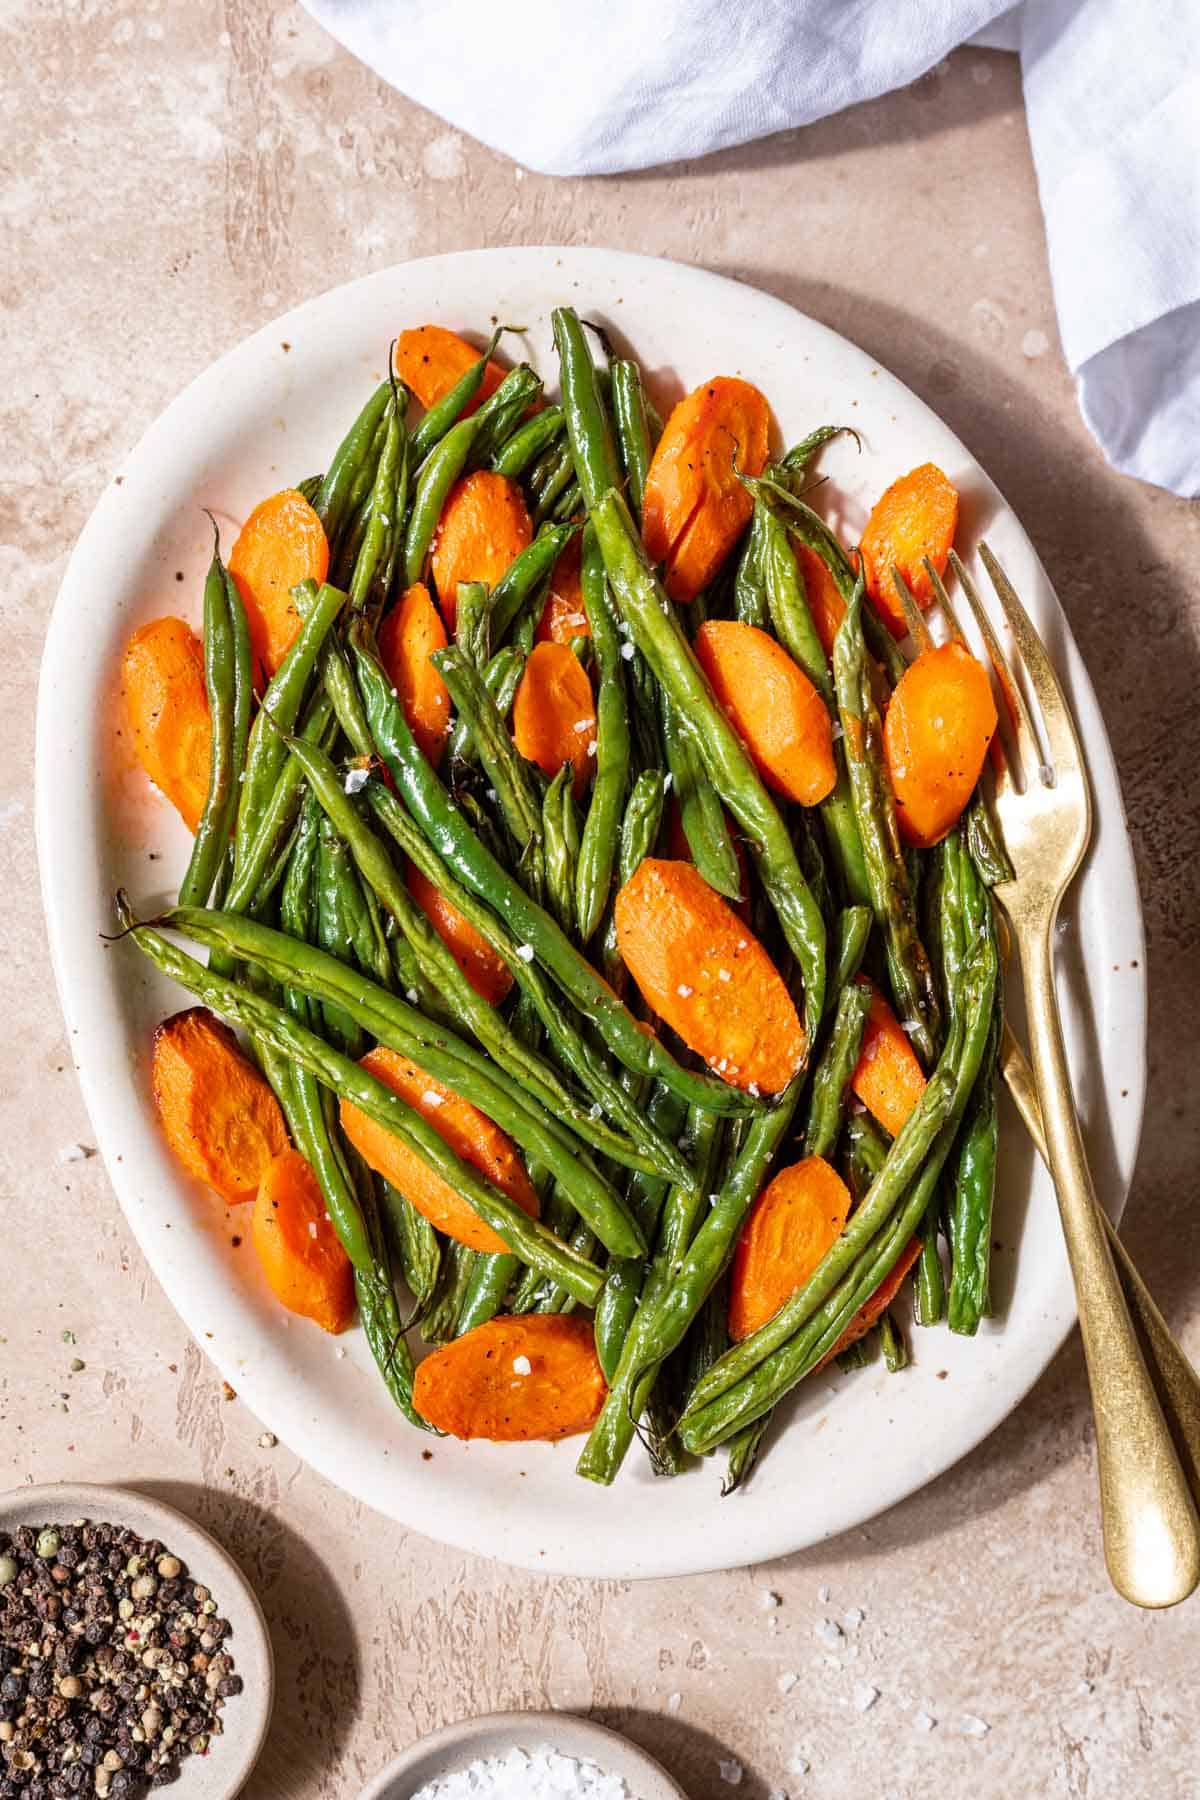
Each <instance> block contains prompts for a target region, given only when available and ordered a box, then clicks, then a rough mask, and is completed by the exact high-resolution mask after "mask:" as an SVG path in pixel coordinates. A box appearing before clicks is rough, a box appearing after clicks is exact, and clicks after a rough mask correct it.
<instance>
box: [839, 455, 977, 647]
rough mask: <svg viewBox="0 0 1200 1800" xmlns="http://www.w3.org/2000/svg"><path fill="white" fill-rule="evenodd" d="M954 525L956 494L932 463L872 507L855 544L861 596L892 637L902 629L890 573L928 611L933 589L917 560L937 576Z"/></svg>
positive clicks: (905, 477) (904, 626)
mask: <svg viewBox="0 0 1200 1800" xmlns="http://www.w3.org/2000/svg"><path fill="white" fill-rule="evenodd" d="M957 523H958V489H957V488H956V487H954V485H953V484H952V483H951V482H950V481H949V480H948V479H947V477H946V476H945V475H943V473H942V471H941V470H940V469H939V468H938V466H937V464H936V463H922V464H921V465H920V467H919V468H916V469H910V470H909V472H908V474H907V475H901V476H900V478H899V480H898V481H893V483H892V485H891V487H890V488H888V489H887V490H886V492H885V493H883V494H881V495H880V497H879V499H878V500H877V501H876V502H875V506H874V508H873V510H872V513H871V516H870V518H869V519H868V520H867V528H866V530H865V531H864V532H863V535H862V544H861V549H862V555H863V563H864V565H865V569H866V577H867V592H868V594H869V595H870V596H871V599H872V600H873V601H874V603H875V610H876V611H877V612H878V614H879V616H880V617H881V618H882V619H883V620H884V621H885V622H886V624H887V625H888V626H889V627H890V629H891V630H892V632H893V633H894V634H895V636H896V637H903V636H904V635H905V633H906V632H907V631H908V626H907V624H906V623H905V619H904V609H903V607H902V606H901V605H900V601H899V598H898V596H897V594H896V586H895V583H894V582H893V580H892V569H893V568H897V569H899V571H900V573H901V574H902V575H903V577H904V579H905V581H906V582H907V583H908V585H909V587H910V588H911V589H912V592H913V597H914V599H915V600H916V602H917V605H918V606H921V607H926V606H928V605H929V604H930V602H931V601H932V599H933V587H932V585H931V583H930V580H929V576H928V575H927V574H926V572H925V569H924V568H923V567H922V558H923V557H926V556H927V557H928V558H929V560H930V562H931V563H932V564H933V566H934V568H935V569H936V570H937V572H938V574H939V575H940V574H942V572H943V571H944V569H945V567H946V561H947V558H948V557H949V555H950V550H951V547H952V546H953V543H954V528H955V526H956V525H957Z"/></svg>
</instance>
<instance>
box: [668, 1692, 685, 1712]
mask: <svg viewBox="0 0 1200 1800" xmlns="http://www.w3.org/2000/svg"><path fill="white" fill-rule="evenodd" d="M682 1705H683V1695H682V1694H668V1695H667V1711H668V1712H669V1713H677V1712H678V1711H679V1709H680V1707H681V1706H682Z"/></svg>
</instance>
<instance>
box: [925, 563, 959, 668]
mask: <svg viewBox="0 0 1200 1800" xmlns="http://www.w3.org/2000/svg"><path fill="white" fill-rule="evenodd" d="M921 561H922V563H923V564H924V568H925V573H926V574H927V575H928V577H929V584H930V586H931V587H932V589H933V597H934V599H935V600H936V601H937V603H938V605H939V606H940V607H941V609H942V616H943V617H944V618H945V621H946V623H947V625H949V627H950V635H951V637H952V638H954V639H955V640H956V641H957V642H958V643H960V644H961V645H962V647H963V649H964V650H969V649H970V648H971V646H970V645H969V644H968V642H967V634H966V632H965V631H964V630H963V628H962V624H961V622H960V620H959V617H958V614H957V612H956V611H955V609H954V602H953V601H952V600H951V598H950V596H949V594H948V593H947V592H946V584H945V582H944V581H943V580H942V578H941V576H940V575H939V574H938V572H937V568H936V566H935V565H934V564H933V563H932V562H931V561H930V559H929V558H928V557H927V556H924V557H922V558H921Z"/></svg>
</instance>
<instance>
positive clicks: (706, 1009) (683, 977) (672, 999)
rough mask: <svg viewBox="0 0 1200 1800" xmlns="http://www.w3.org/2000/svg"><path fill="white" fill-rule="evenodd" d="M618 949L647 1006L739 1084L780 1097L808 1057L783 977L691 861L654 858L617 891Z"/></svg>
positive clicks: (650, 858)
mask: <svg viewBox="0 0 1200 1800" xmlns="http://www.w3.org/2000/svg"><path fill="white" fill-rule="evenodd" d="M613 918H614V922H615V925H616V931H617V948H618V949H619V951H620V953H621V957H622V960H623V961H624V963H625V965H626V967H627V968H628V970H629V973H630V974H631V975H632V976H633V979H634V980H635V981H636V983H637V985H638V987H639V988H640V989H641V992H642V995H643V997H644V998H645V1000H646V1001H647V1003H648V1004H649V1005H650V1006H651V1007H653V1009H654V1011H655V1012H656V1013H657V1014H658V1016H659V1017H660V1018H661V1019H664V1020H665V1021H666V1023H667V1024H668V1025H669V1026H670V1027H671V1029H672V1030H673V1031H676V1032H678V1034H679V1036H680V1037H681V1038H682V1039H683V1041H684V1043H685V1044H686V1045H687V1046H688V1048H689V1049H690V1050H694V1051H695V1052H696V1054H697V1056H701V1057H703V1058H704V1061H705V1062H706V1063H707V1064H708V1065H709V1067H710V1068H711V1069H713V1070H715V1072H716V1073H717V1074H718V1075H721V1076H723V1077H724V1079H725V1080H726V1081H728V1082H729V1083H731V1085H732V1086H734V1087H739V1088H746V1089H749V1090H750V1091H751V1092H756V1091H757V1092H761V1093H765V1094H776V1093H778V1092H779V1090H780V1089H781V1088H784V1087H786V1086H787V1084H788V1082H789V1081H790V1080H791V1078H792V1076H793V1075H794V1074H795V1072H796V1070H797V1068H798V1067H799V1064H800V1059H801V1057H802V1056H803V1054H804V1028H803V1026H802V1025H801V1023H800V1020H799V1018H798V1017H797V1014H796V1008H795V1007H794V1006H793V1004H792V999H791V995H790V994H789V993H788V991H787V987H786V986H785V984H784V981H783V977H782V976H781V975H780V973H779V971H778V969H777V968H776V967H775V965H774V963H773V962H772V961H771V959H770V957H769V956H768V955H767V953H766V951H765V950H764V949H763V947H762V945H761V944H760V943H759V941H758V939H757V938H756V937H754V936H753V934H752V933H751V932H750V930H749V929H748V928H747V927H746V926H745V925H743V924H742V923H741V921H740V919H738V917H737V915H736V914H735V913H734V912H733V910H732V909H731V908H730V907H729V906H727V905H726V903H725V901H724V900H722V898H721V896H720V895H719V894H717V893H715V892H714V891H713V889H712V888H710V887H709V885H708V883H707V882H706V881H705V880H704V877H703V876H702V875H701V874H700V873H699V872H698V870H696V869H695V868H693V867H692V865H691V863H686V862H666V861H663V860H661V859H660V858H658V857H647V858H646V859H645V861H643V862H642V863H640V864H639V865H638V867H637V869H636V870H635V871H634V873H633V874H632V875H631V876H630V878H629V880H628V881H627V882H626V883H625V885H624V887H623V888H622V889H621V891H620V893H619V894H618V895H617V898H616V902H615V906H614V912H613Z"/></svg>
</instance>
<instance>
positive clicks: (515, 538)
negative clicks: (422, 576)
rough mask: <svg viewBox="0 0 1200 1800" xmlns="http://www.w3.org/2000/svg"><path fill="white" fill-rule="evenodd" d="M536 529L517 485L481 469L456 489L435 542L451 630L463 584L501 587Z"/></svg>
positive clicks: (441, 599)
mask: <svg viewBox="0 0 1200 1800" xmlns="http://www.w3.org/2000/svg"><path fill="white" fill-rule="evenodd" d="M532 536H533V528H532V526H531V525H530V523H529V513H528V511H527V510H526V506H525V497H524V495H523V494H522V492H521V490H520V488H519V487H518V486H517V483H516V482H515V481H509V479H508V477H507V476H505V475H495V474H493V472H492V471H491V470H490V469H477V470H476V471H475V473H474V474H473V475H464V476H463V478H462V480H461V481H457V482H455V484H454V486H453V487H452V488H451V489H450V493H449V495H448V497H447V500H446V504H445V506H444V507H443V508H442V516H441V518H440V519H439V520H438V528H437V532H436V533H435V535H434V540H433V558H432V568H433V579H434V584H435V586H436V588H437V597H438V605H439V606H440V607H441V609H442V616H443V618H444V619H445V621H446V624H447V626H448V627H449V629H450V630H451V631H453V630H454V620H455V615H456V613H457V611H458V584H459V582H460V581H485V582H486V583H487V585H488V587H495V585H496V583H497V582H498V581H499V579H500V577H501V576H502V575H503V574H504V573H505V571H506V570H507V569H508V567H509V565H510V564H511V563H513V562H515V561H516V559H517V557H518V556H520V554H521V552H522V550H524V549H526V548H527V547H528V545H529V542H530V539H531V538H532Z"/></svg>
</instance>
